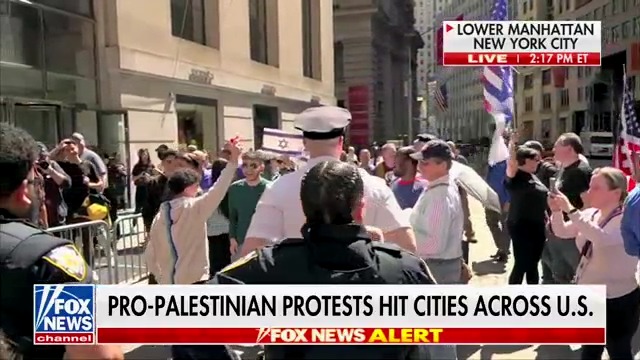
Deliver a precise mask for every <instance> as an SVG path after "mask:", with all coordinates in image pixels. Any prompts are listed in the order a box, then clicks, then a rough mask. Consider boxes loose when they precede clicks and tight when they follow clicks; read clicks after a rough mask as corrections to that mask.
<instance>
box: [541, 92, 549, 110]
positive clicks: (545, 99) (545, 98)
mask: <svg viewBox="0 0 640 360" xmlns="http://www.w3.org/2000/svg"><path fill="white" fill-rule="evenodd" d="M542 109H544V110H547V109H551V94H549V93H545V94H542Z"/></svg>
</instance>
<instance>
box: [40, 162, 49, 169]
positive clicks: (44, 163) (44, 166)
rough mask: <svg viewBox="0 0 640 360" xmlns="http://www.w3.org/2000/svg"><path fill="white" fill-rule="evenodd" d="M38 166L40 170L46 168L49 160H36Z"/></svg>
mask: <svg viewBox="0 0 640 360" xmlns="http://www.w3.org/2000/svg"><path fill="white" fill-rule="evenodd" d="M38 167H39V168H40V169H42V170H47V169H48V168H49V162H48V161H46V160H42V161H38Z"/></svg>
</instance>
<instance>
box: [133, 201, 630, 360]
mask: <svg viewBox="0 0 640 360" xmlns="http://www.w3.org/2000/svg"><path fill="white" fill-rule="evenodd" d="M470 206H471V214H472V222H473V227H474V230H475V232H476V237H477V239H478V243H477V244H471V249H470V261H471V267H472V269H473V271H474V277H473V278H472V280H471V285H472V286H491V285H503V284H506V283H507V278H508V276H509V272H510V271H511V268H512V267H513V260H511V259H510V261H509V262H508V263H507V264H498V263H495V262H493V261H491V260H490V258H489V257H490V256H491V255H492V254H494V253H495V251H496V248H495V245H494V243H493V239H492V238H491V234H490V233H489V228H488V227H487V225H486V222H485V217H484V209H483V208H482V206H481V205H480V204H479V203H478V202H477V201H475V200H473V199H472V200H471V202H470ZM237 349H238V350H240V351H243V352H244V354H243V355H245V356H243V359H248V360H252V359H255V355H254V354H255V352H256V347H252V348H243V347H237ZM638 349H640V336H639V335H638V334H636V337H635V341H634V350H635V351H634V353H636V354H637V353H638ZM169 356H170V353H169V349H168V347H162V346H142V347H139V348H137V349H135V350H132V351H131V352H128V353H127V359H166V358H168V357H169ZM579 358H580V347H579V346H562V345H553V346H551V345H545V346H541V345H532V346H495V345H486V346H481V345H469V346H458V359H459V360H519V359H522V360H525V359H526V360H530V359H545V360H572V359H579ZM636 358H638V356H636Z"/></svg>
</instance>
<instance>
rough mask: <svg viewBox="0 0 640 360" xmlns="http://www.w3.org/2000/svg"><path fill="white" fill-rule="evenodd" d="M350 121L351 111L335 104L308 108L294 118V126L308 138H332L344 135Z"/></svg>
mask: <svg viewBox="0 0 640 360" xmlns="http://www.w3.org/2000/svg"><path fill="white" fill-rule="evenodd" d="M350 122H351V113H350V112H349V110H347V109H343V108H341V107H337V106H317V107H312V108H308V109H307V110H305V111H303V112H301V113H300V114H298V116H296V118H295V128H296V129H298V130H301V131H302V133H303V136H304V137H306V138H309V139H315V140H323V139H333V138H337V137H339V136H342V135H344V131H345V128H346V127H347V126H349V123H350Z"/></svg>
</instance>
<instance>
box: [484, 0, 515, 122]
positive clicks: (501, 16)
mask: <svg viewBox="0 0 640 360" xmlns="http://www.w3.org/2000/svg"><path fill="white" fill-rule="evenodd" d="M507 20H509V17H508V15H507V0H495V3H494V4H493V11H492V12H491V21H507ZM482 80H483V83H484V108H485V109H486V110H487V112H488V113H490V114H503V115H504V116H505V120H506V123H507V125H508V124H509V123H510V122H511V121H512V120H513V109H514V106H513V72H512V69H511V67H508V66H486V67H485V68H484V71H483V74H482Z"/></svg>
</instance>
